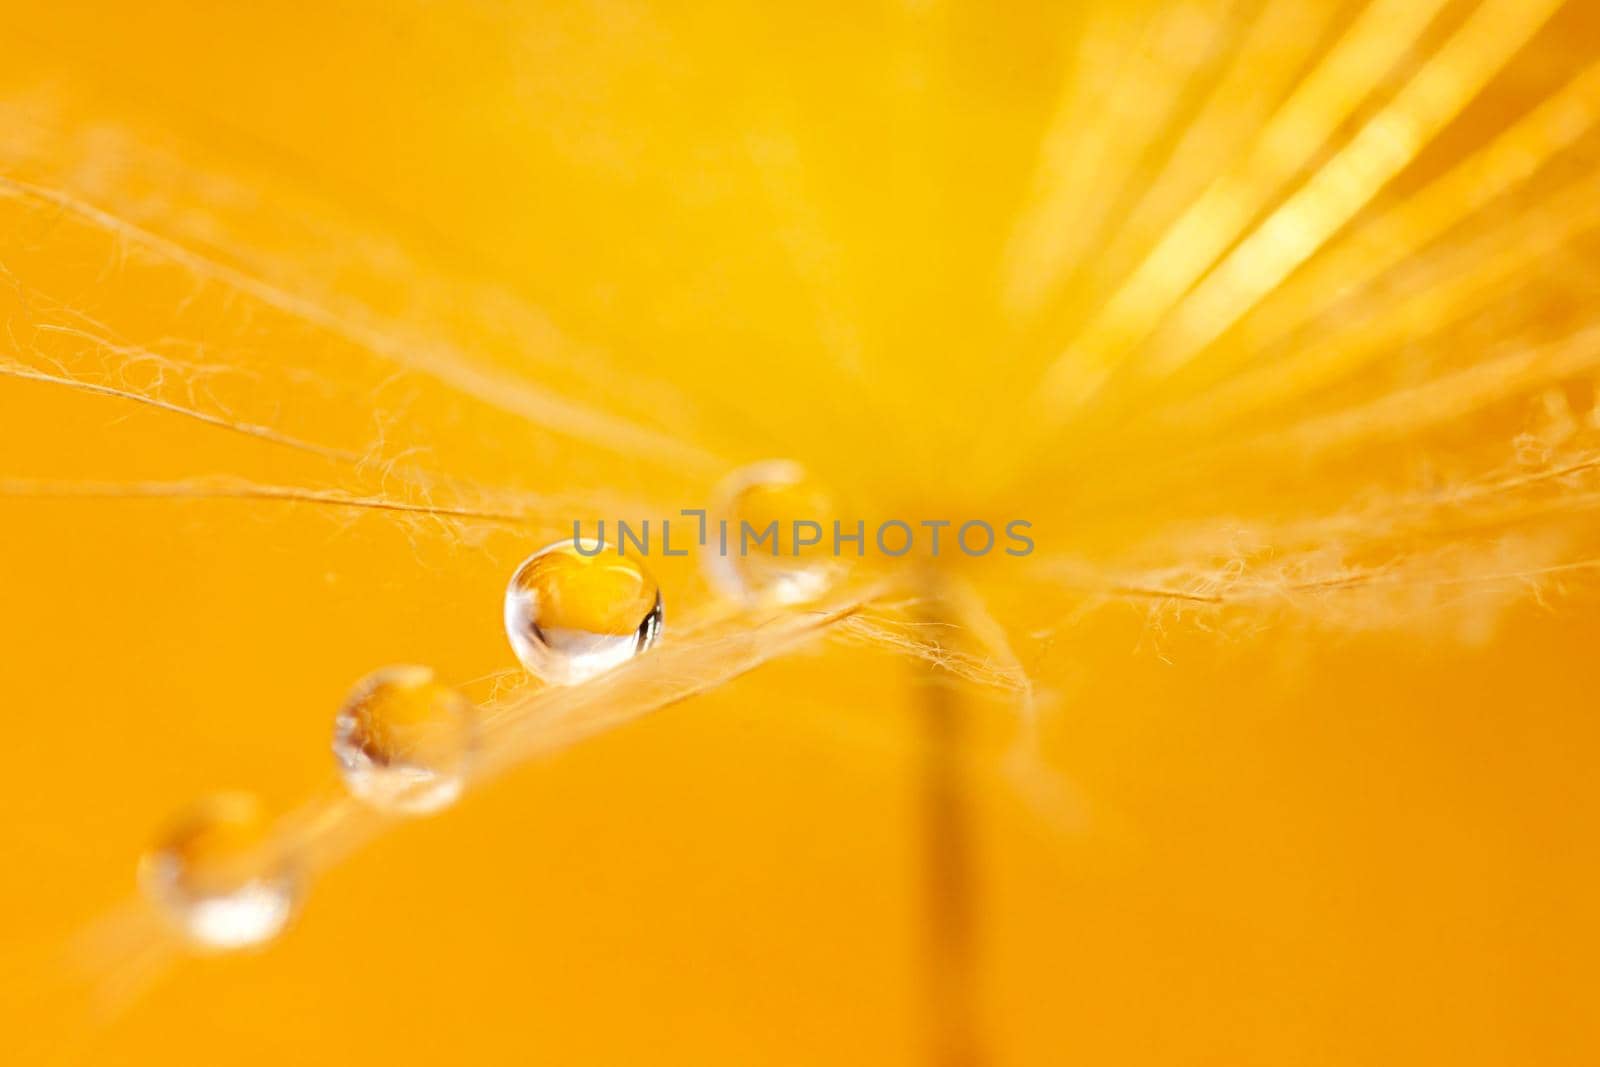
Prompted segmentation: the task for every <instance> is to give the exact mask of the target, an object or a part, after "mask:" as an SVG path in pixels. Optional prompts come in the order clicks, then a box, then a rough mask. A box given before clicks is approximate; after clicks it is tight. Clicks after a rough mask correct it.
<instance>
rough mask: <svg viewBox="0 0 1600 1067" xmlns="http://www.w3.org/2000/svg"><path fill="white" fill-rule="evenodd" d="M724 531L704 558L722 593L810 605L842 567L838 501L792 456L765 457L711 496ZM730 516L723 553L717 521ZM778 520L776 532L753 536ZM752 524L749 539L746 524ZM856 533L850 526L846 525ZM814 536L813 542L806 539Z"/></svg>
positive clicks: (749, 600)
mask: <svg viewBox="0 0 1600 1067" xmlns="http://www.w3.org/2000/svg"><path fill="white" fill-rule="evenodd" d="M712 517H713V519H714V520H716V522H717V523H718V524H719V526H718V530H719V533H718V534H716V535H713V536H712V537H711V538H709V539H708V542H709V543H708V544H707V547H706V550H704V551H702V553H701V557H700V558H701V559H702V560H703V561H704V562H705V564H706V576H707V577H708V578H709V579H710V580H711V582H712V584H714V585H715V586H716V587H717V588H718V589H719V590H721V591H722V593H723V594H724V595H725V596H728V597H732V598H733V599H735V600H743V601H745V602H747V603H769V604H805V603H809V602H811V601H813V600H816V599H817V598H818V597H820V596H822V595H823V594H824V593H826V592H827V591H828V590H829V589H830V588H832V586H833V585H834V584H835V583H836V582H837V581H838V580H839V577H840V575H841V574H842V573H843V572H844V562H843V561H842V560H841V559H840V558H839V556H838V554H837V553H836V552H835V547H836V546H835V543H834V526H833V524H834V520H835V519H836V518H837V517H838V510H837V506H836V505H835V503H834V500H833V497H832V494H830V493H829V492H828V491H827V490H826V489H825V488H823V486H822V485H820V484H819V483H818V482H817V481H816V480H815V479H813V478H812V477H811V476H810V475H809V474H807V473H806V470H805V468H804V467H802V466H800V464H798V463H795V462H793V461H791V460H786V459H776V460H766V461H764V462H761V463H752V464H751V465H750V466H748V467H741V468H740V469H739V470H736V471H734V472H733V473H732V474H730V475H728V477H726V478H724V479H723V481H722V483H721V484H720V485H719V486H718V487H717V490H716V493H715V494H714V496H713V499H712ZM722 522H726V523H727V542H726V546H727V548H726V552H724V551H723V550H722V542H721V535H720V529H721V527H720V523H722ZM774 523H776V524H777V528H776V530H775V531H774V533H775V538H774V539H766V540H762V541H761V543H760V544H757V543H755V539H756V538H760V537H761V536H762V535H763V534H764V533H765V532H766V531H767V530H768V529H769V528H770V527H771V526H772V524H774ZM747 529H748V530H750V531H754V532H753V533H752V534H751V535H750V539H748V540H747V539H746V537H745V531H746V530H747ZM849 532H853V531H849ZM807 542H810V543H807Z"/></svg>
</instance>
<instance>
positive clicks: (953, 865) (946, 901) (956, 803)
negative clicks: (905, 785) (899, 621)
mask: <svg viewBox="0 0 1600 1067" xmlns="http://www.w3.org/2000/svg"><path fill="white" fill-rule="evenodd" d="M925 588H926V590H927V594H928V595H927V598H926V604H927V605H928V608H927V611H926V613H925V615H924V619H923V621H925V622H930V623H945V622H948V621H949V620H948V619H947V618H946V616H947V615H948V614H949V612H948V610H947V607H946V605H945V602H944V600H943V598H942V597H941V595H940V592H939V587H938V582H937V580H936V578H933V577H930V578H929V579H928V581H927V583H926V586H925ZM929 629H930V632H944V628H943V627H938V628H934V627H930V628H929ZM955 683H956V679H955V678H953V677H952V676H950V675H949V674H947V673H945V672H943V671H941V670H940V669H939V668H938V667H936V666H934V665H931V664H926V663H923V664H920V665H919V667H918V673H917V681H916V693H917V701H918V704H919V707H918V713H919V718H920V721H921V730H922V738H921V739H922V746H921V747H922V753H923V755H922V759H923V764H922V769H921V781H920V783H919V786H918V787H919V790H920V793H921V797H920V806H921V809H922V811H921V815H922V832H923V853H922V863H923V886H924V901H923V908H924V912H925V924H926V925H925V928H924V929H925V944H924V948H923V951H924V953H925V955H926V967H925V974H926V980H927V992H926V996H927V1007H926V1010H927V1012H928V1035H929V1042H930V1049H929V1051H930V1062H932V1063H933V1064H935V1065H936V1067H975V1065H976V1064H979V1063H981V1062H982V1057H981V1055H980V1052H979V1047H978V1036H977V1025H976V1024H977V1019H976V1009H975V1004H974V1001H975V993H976V990H975V989H974V963H975V960H974V955H975V953H974V949H975V933H976V929H975V927H976V915H975V913H974V902H973V888H974V887H973V824H972V813H971V810H970V808H969V806H968V804H967V800H966V796H965V789H964V788H963V783H962V775H961V749H962V741H963V737H964V715H963V708H962V703H961V691H960V689H959V688H958V686H957V685H956V684H955Z"/></svg>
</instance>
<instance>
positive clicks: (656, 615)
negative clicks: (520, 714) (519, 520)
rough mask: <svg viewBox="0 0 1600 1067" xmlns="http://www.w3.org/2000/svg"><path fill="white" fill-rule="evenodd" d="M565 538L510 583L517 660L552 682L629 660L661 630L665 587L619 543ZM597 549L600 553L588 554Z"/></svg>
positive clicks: (581, 677) (508, 619)
mask: <svg viewBox="0 0 1600 1067" xmlns="http://www.w3.org/2000/svg"><path fill="white" fill-rule="evenodd" d="M596 547H597V548H598V551H595V550H594V548H591V546H590V545H588V544H585V546H584V552H582V553H580V552H579V551H578V550H577V549H576V548H575V547H574V545H573V543H572V542H571V541H560V542H557V543H556V544H553V545H551V546H550V547H548V548H545V549H543V550H541V551H539V552H535V553H534V554H533V555H531V556H529V557H528V558H527V559H526V560H524V561H523V562H522V565H521V566H519V567H518V568H517V570H516V573H515V574H513V575H512V576H511V581H510V583H509V584H508V585H507V586H506V597H505V624H506V636H507V638H509V639H510V641H511V647H512V649H513V651H515V652H516V654H517V659H519V660H520V661H521V662H522V665H523V666H524V667H526V668H527V669H528V671H529V672H530V673H532V674H535V675H537V676H538V677H540V678H542V679H544V680H545V681H546V682H549V683H551V684H553V685H576V684H578V683H579V682H583V681H586V680H588V679H590V678H593V677H594V676H596V675H598V674H602V673H604V672H606V671H608V670H611V669H612V668H614V667H617V666H620V665H621V664H623V663H626V662H627V661H628V660H630V659H632V658H633V657H634V656H637V655H638V654H639V653H641V652H643V651H644V650H645V649H647V648H649V647H650V646H651V645H653V644H654V643H655V641H656V637H657V636H658V635H659V634H660V632H661V590H660V587H659V586H658V585H657V584H656V580H655V578H654V577H652V576H651V574H650V572H649V571H648V570H646V569H645V567H644V565H643V564H642V563H640V562H639V561H638V560H637V559H633V558H629V557H626V556H620V555H618V553H617V550H616V548H615V547H614V546H612V545H603V546H596ZM591 551H595V554H593V555H586V554H585V553H589V552H591Z"/></svg>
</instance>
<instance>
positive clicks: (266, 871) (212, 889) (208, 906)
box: [139, 793, 300, 950]
mask: <svg viewBox="0 0 1600 1067" xmlns="http://www.w3.org/2000/svg"><path fill="white" fill-rule="evenodd" d="M272 831H273V826H272V821H271V820H270V819H269V818H268V817H267V814H266V812H265V810H264V809H263V807H262V805H261V802H260V801H258V800H257V799H256V798H255V797H253V796H251V795H250V794H248V793H219V794H216V795H214V796H211V797H208V798H206V799H205V800H202V801H201V802H199V803H198V804H195V805H193V806H192V807H190V808H189V809H188V810H186V811H185V812H184V813H183V814H182V815H180V816H179V817H178V818H177V819H176V820H175V821H174V822H173V823H172V824H171V825H170V826H169V827H168V828H167V830H166V832H165V833H164V834H163V835H162V837H161V838H160V839H159V840H158V841H157V842H156V844H155V846H154V847H152V848H151V850H150V851H149V852H147V853H146V854H145V856H144V858H143V860H141V861H140V864H139V883H140V885H141V887H142V888H143V889H144V892H145V895H146V896H147V897H148V898H149V899H150V900H151V901H152V902H153V903H154V904H155V905H156V906H157V907H158V908H160V909H161V911H162V913H163V914H164V915H165V916H166V917H167V919H168V920H169V921H170V922H171V923H172V924H173V925H174V926H175V927H177V928H178V930H180V931H181V932H182V933H183V934H184V936H185V937H187V938H188V939H189V941H191V942H192V943H193V944H195V945H196V946H198V947H200V948H205V949H213V950H226V949H236V948H245V947H248V946H251V945H259V944H262V943H264V942H267V941H270V940H272V938H274V937H276V936H277V935H278V933H279V932H280V931H281V930H282V929H283V928H284V926H286V925H287V924H288V922H289V919H290V917H291V916H292V915H293V914H294V910H295V907H296V905H297V904H298V902H299V897H300V880H299V878H298V877H297V875H296V873H295V871H294V869H293V867H292V866H291V865H290V864H289V863H288V862H287V860H286V858H285V857H284V855H283V853H282V852H281V850H280V848H279V846H278V845H277V843H276V842H275V841H274V839H273V832H272Z"/></svg>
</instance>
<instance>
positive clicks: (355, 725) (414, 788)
mask: <svg viewBox="0 0 1600 1067" xmlns="http://www.w3.org/2000/svg"><path fill="white" fill-rule="evenodd" d="M476 746H477V709H476V708H475V707H474V706H473V705H472V702H471V701H469V700H468V699H467V698H466V697H465V696H463V695H462V694H461V693H460V692H458V691H457V690H455V689H452V688H450V687H449V686H447V685H444V684H443V683H441V682H439V681H438V680H437V679H436V678H435V677H434V673H433V671H432V669H431V668H428V667H418V666H412V665H402V666H395V667H386V668H384V669H383V670H380V671H376V672H374V673H372V674H370V675H368V676H367V677H366V678H365V679H363V680H362V681H361V682H360V684H358V685H357V686H356V688H355V689H354V690H353V691H352V692H351V693H350V696H349V698H348V699H346V701H345V703H344V706H343V707H342V708H340V709H339V715H338V718H337V719H335V720H334V730H333V755H334V758H335V759H336V760H337V761H338V763H339V770H340V773H341V774H342V775H343V776H344V781H345V785H346V786H347V787H348V788H349V790H350V792H351V793H352V794H354V795H355V796H356V797H358V798H360V799H361V800H363V801H365V802H367V803H368V804H370V805H372V806H373V807H375V808H378V809H379V810H382V811H390V812H396V813H399V814H405V815H425V814H428V813H430V812H435V811H440V810H442V809H444V808H447V807H449V806H450V805H451V804H452V803H454V801H455V799H456V798H457V797H458V796H460V795H461V790H462V788H463V786H464V784H465V782H466V778H467V775H468V773H469V771H470V768H471V763H472V758H473V754H474V751H475V749H476Z"/></svg>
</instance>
